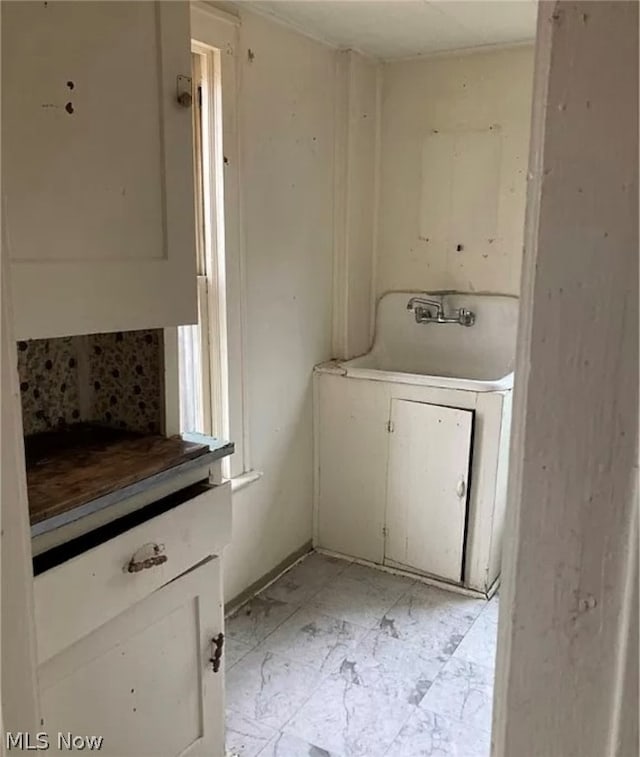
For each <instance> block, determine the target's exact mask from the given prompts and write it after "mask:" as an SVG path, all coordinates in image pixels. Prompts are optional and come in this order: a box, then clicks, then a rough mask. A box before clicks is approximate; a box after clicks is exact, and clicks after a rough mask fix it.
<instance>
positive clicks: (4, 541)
mask: <svg viewBox="0 0 640 757" xmlns="http://www.w3.org/2000/svg"><path fill="white" fill-rule="evenodd" d="M3 12H4V6H3V7H2V9H1V10H0V14H2V13H3ZM5 241H6V240H5V235H4V226H3V227H2V236H1V237H0V244H1V247H2V249H1V252H2V259H1V264H2V265H1V269H0V279H1V280H0V284H1V292H2V296H1V298H0V326H1V329H2V331H1V339H2V343H1V345H0V348H1V355H2V357H1V359H0V369H1V378H0V390H1V393H2V398H1V402H2V418H1V429H0V430H1V433H0V442H1V443H0V461H1V462H0V466H1V467H0V523H1V528H0V559H1V563H0V566H1V567H0V579H1V581H0V608H1V615H0V681H1V683H0V688H1V691H2V699H1V702H0V716H1V718H0V727H2V729H3V731H2V732H3V733H4V732H6V730H11V731H32V732H35V730H36V728H37V724H38V721H39V712H38V701H37V691H36V635H35V625H34V607H33V570H32V567H31V543H30V534H29V507H28V500H27V480H26V474H25V463H24V441H23V434H22V412H21V410H22V407H21V403H20V389H19V386H18V366H17V351H16V342H15V338H14V335H13V321H12V313H11V303H10V298H9V291H10V282H9V265H8V262H9V261H8V258H7V256H6V254H5V251H6V245H5ZM0 754H4V748H3V746H1V745H0Z"/></svg>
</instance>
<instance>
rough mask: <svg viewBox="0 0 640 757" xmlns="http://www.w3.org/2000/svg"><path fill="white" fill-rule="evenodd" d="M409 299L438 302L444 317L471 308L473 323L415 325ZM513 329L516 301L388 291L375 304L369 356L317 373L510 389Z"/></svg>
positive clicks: (473, 388) (499, 297)
mask: <svg viewBox="0 0 640 757" xmlns="http://www.w3.org/2000/svg"><path fill="white" fill-rule="evenodd" d="M411 297H426V298H428V299H434V300H437V301H440V302H441V303H442V305H443V308H444V311H445V314H446V315H449V314H450V313H452V312H453V311H454V310H457V309H458V308H466V309H468V310H471V311H473V313H474V314H475V323H474V324H473V326H462V325H460V324H457V323H451V324H449V323H447V324H440V323H416V320H415V316H414V313H413V312H412V311H410V310H407V302H408V300H409V298H411ZM517 325H518V298H517V297H511V296H508V295H490V294H455V293H446V294H442V293H437V292H436V293H425V292H402V293H400V292H392V293H389V294H386V295H384V296H383V297H382V298H381V299H380V302H379V303H378V308H377V311H376V329H375V338H374V343H373V347H372V349H371V350H370V352H368V353H367V354H366V355H363V356H361V357H358V358H354V359H353V360H347V361H344V362H333V363H331V364H325V366H322V368H321V369H324V370H330V371H331V372H339V373H342V374H343V375H348V376H354V377H355V376H359V377H362V378H365V377H366V378H369V379H373V380H381V381H401V382H403V383H420V384H423V383H427V384H430V385H433V386H439V387H443V388H456V389H467V390H469V391H497V390H504V389H509V388H511V387H512V386H513V367H514V361H515V345H516V331H517Z"/></svg>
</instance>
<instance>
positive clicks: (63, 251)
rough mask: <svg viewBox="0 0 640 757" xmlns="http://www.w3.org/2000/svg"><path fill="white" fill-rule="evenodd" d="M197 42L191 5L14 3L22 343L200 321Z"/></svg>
mask: <svg viewBox="0 0 640 757" xmlns="http://www.w3.org/2000/svg"><path fill="white" fill-rule="evenodd" d="M190 36H191V35H190V25H189V3H186V2H171V1H168V2H164V1H159V0H157V1H155V2H133V1H131V0H130V1H128V2H104V1H103V2H13V3H6V4H4V5H3V9H2V56H3V61H4V62H5V65H3V66H2V157H3V163H2V199H3V213H4V215H3V224H4V232H5V236H4V238H3V245H4V246H5V247H6V250H7V251H8V255H9V259H10V262H11V278H12V291H13V310H14V322H15V337H16V338H18V339H28V338H38V337H50V336H67V335H73V334H87V333H94V332H105V331H118V330H123V331H124V330H132V329H142V328H155V327H164V326H172V325H178V324H182V323H193V322H195V319H196V277H195V264H196V260H195V232H194V205H193V169H192V166H193V161H192V154H191V150H192V147H191V145H192V136H191V129H192V126H191V109H190V107H188V103H186V102H185V107H183V106H182V105H181V104H179V102H178V87H179V83H178V77H180V76H183V77H187V79H190V76H191V56H190V46H191V39H190ZM7 61H10V63H9V64H8V65H7V64H6V62H7ZM180 81H185V84H184V85H183V86H187V87H188V86H190V85H189V83H188V82H186V80H182V79H181V80H180Z"/></svg>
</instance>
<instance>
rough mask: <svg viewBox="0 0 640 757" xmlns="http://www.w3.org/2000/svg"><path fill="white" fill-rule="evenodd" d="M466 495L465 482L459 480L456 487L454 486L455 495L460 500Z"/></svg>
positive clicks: (462, 479)
mask: <svg viewBox="0 0 640 757" xmlns="http://www.w3.org/2000/svg"><path fill="white" fill-rule="evenodd" d="M466 493H467V482H466V481H465V480H464V478H461V479H460V481H458V485H457V486H456V494H457V495H458V497H460V499H462V498H463V497H464V495H465V494H466Z"/></svg>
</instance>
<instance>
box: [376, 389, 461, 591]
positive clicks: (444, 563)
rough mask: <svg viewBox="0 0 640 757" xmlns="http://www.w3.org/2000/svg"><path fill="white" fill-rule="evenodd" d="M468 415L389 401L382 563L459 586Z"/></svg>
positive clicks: (430, 406) (414, 403)
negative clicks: (399, 566) (404, 567)
mask: <svg viewBox="0 0 640 757" xmlns="http://www.w3.org/2000/svg"><path fill="white" fill-rule="evenodd" d="M472 428H473V412H472V411H469V410H458V409H456V408H450V407H440V406H438V405H427V404H424V403H421V402H407V401H406V400H392V401H391V428H390V438H389V467H388V478H387V506H386V517H385V552H384V557H385V562H387V561H392V562H393V563H394V564H401V565H405V566H407V567H409V568H417V569H418V570H420V571H421V572H424V573H428V574H430V575H432V576H438V577H439V578H444V579H446V580H450V581H453V582H455V583H458V582H460V581H461V580H462V560H463V549H464V536H465V523H466V520H467V499H468V497H467V494H468V482H469V463H470V461H469V455H470V452H471V433H472Z"/></svg>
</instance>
